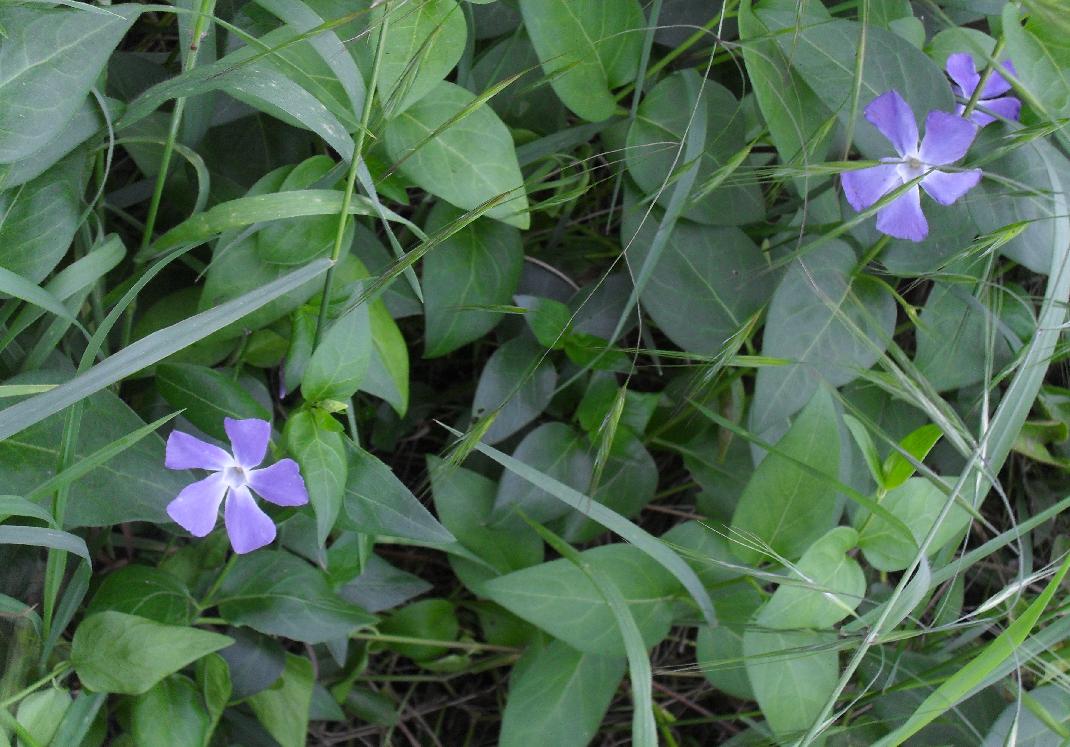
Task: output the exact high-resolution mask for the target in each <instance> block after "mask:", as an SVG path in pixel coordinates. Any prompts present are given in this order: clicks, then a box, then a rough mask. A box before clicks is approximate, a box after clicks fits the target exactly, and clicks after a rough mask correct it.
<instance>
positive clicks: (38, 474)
mask: <svg viewBox="0 0 1070 747" xmlns="http://www.w3.org/2000/svg"><path fill="white" fill-rule="evenodd" d="M64 378H65V376H64V375H63V374H60V373H58V372H55V371H38V372H35V373H34V374H32V380H34V381H56V382H59V381H62V380H63V379H64ZM83 407H84V412H83V418H85V422H87V423H92V424H93V426H92V427H87V428H81V429H79V434H78V444H77V447H76V449H75V459H74V460H73V462H72V465H71V467H70V468H69V469H67V470H64V471H63V473H61V474H60V475H57V474H56V464H57V463H58V462H59V448H60V443H61V441H62V434H63V423H64V417H63V416H62V415H53V416H52V417H50V418H47V419H46V420H44V421H43V422H41V423H38V424H36V425H34V426H32V427H30V428H29V429H27V430H25V431H23V432H22V433H19V434H18V435H17V436H14V437H12V438H8V439H6V440H4V441H0V479H2V480H3V481H4V484H5V485H6V486H7V488H8V489H10V490H17V491H19V492H20V493H22V494H23V495H26V496H27V497H28V499H29V500H32V501H34V502H37V503H42V502H43V501H47V500H50V498H51V494H52V492H54V491H55V490H56V489H57V488H58V487H60V486H61V485H69V486H70V494H69V500H70V505H69V506H68V507H67V512H66V514H65V516H64V528H67V529H70V528H74V527H81V526H103V525H107V524H117V523H120V522H125V521H152V522H155V523H164V522H166V521H168V519H167V514H166V513H165V512H164V510H163V508H164V506H165V505H166V504H167V502H168V501H170V500H171V499H172V498H174V497H175V496H176V495H178V491H180V490H181V489H182V488H183V487H185V485H186V484H187V483H188V482H189V479H188V475H189V473H187V472H184V471H172V470H164V469H161V468H160V467H161V465H162V464H163V461H164V442H163V439H161V438H160V437H159V436H158V435H156V434H155V433H154V432H153V431H155V429H156V428H158V427H159V426H160V425H161V424H162V423H161V422H159V421H158V422H157V423H152V424H150V425H145V423H144V422H142V420H141V418H139V417H138V416H137V415H135V414H134V412H133V411H132V410H131V409H130V408H129V407H127V405H126V404H125V403H123V402H122V401H121V400H120V399H119V398H118V397H116V396H115V395H114V394H112V393H111V392H100V393H98V394H95V395H93V396H91V397H89V398H88V399H87V400H85V403H84V404H83ZM164 422H166V420H165V421H164Z"/></svg>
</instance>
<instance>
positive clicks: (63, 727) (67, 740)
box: [52, 692, 107, 746]
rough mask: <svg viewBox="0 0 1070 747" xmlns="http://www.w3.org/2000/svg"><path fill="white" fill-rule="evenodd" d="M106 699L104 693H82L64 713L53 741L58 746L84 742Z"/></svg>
mask: <svg viewBox="0 0 1070 747" xmlns="http://www.w3.org/2000/svg"><path fill="white" fill-rule="evenodd" d="M106 699H107V696H106V695H105V694H104V693H89V692H82V693H80V694H79V695H78V697H77V698H75V699H74V703H72V704H71V707H70V708H68V709H67V712H66V713H65V714H64V715H63V721H61V722H60V725H59V729H58V730H57V731H56V734H55V736H54V737H53V738H52V739H53V743H54V744H56V745H57V746H58V745H61V744H83V740H84V739H85V738H86V735H87V734H89V730H90V729H91V728H92V726H93V724H94V722H95V721H96V718H97V714H98V713H100V709H101V708H102V707H103V705H104V701H105V700H106Z"/></svg>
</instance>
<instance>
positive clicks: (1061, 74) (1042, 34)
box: [1002, 5, 1070, 119]
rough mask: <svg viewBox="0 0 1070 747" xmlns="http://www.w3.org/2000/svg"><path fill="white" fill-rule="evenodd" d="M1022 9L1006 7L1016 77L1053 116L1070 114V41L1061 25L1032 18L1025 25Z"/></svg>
mask: <svg viewBox="0 0 1070 747" xmlns="http://www.w3.org/2000/svg"><path fill="white" fill-rule="evenodd" d="M1018 12H1019V11H1018V8H1017V7H1016V6H1013V5H1005V6H1003V15H1002V19H1003V34H1004V36H1005V38H1006V41H1007V51H1008V52H1009V53H1010V57H1011V59H1012V60H1014V69H1015V71H1016V77H1017V78H1018V79H1019V80H1021V81H1022V83H1023V84H1024V86H1025V88H1026V90H1027V91H1029V93H1030V94H1031V95H1032V96H1034V97H1036V99H1037V100H1038V101H1040V103H1041V105H1042V106H1043V107H1044V109H1045V110H1046V111H1045V112H1043V113H1044V115H1045V116H1047V117H1050V118H1051V119H1057V118H1061V117H1070V43H1068V42H1067V40H1066V34H1065V33H1064V32H1061V31H1060V29H1059V27H1058V26H1056V25H1054V24H1050V23H1044V22H1043V21H1042V20H1040V19H1039V18H1035V17H1034V18H1031V19H1030V20H1029V22H1028V23H1026V25H1025V28H1023V27H1022V24H1021V22H1020V21H1019V20H1018Z"/></svg>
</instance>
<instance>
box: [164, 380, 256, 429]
mask: <svg viewBox="0 0 1070 747" xmlns="http://www.w3.org/2000/svg"><path fill="white" fill-rule="evenodd" d="M156 388H157V389H158V390H159V392H160V394H161V395H163V398H164V399H165V400H167V402H168V404H170V405H171V406H172V407H175V408H178V409H181V410H183V413H182V415H183V416H184V417H185V418H186V419H187V420H189V421H190V422H191V423H193V424H194V425H195V426H197V428H199V429H200V430H202V431H204V432H205V433H207V434H208V435H209V436H212V437H213V438H218V439H220V440H223V439H226V437H227V433H226V431H225V430H224V429H223V419H224V418H234V419H235V420H242V419H245V418H256V419H258V420H267V421H270V420H271V413H270V412H269V411H268V410H267V408H265V407H264V406H263V405H262V404H260V403H259V402H257V401H256V399H254V398H253V396H252V395H251V394H249V393H248V392H247V391H245V390H244V389H243V388H242V387H241V386H240V385H239V384H238V383H237V382H236V381H234V379H233V378H231V377H230V376H225V375H224V374H222V373H220V372H219V371H216V370H215V369H212V368H208V367H206V366H195V365H193V364H190V363H164V364H161V365H159V366H157V367H156Z"/></svg>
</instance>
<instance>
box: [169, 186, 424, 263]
mask: <svg viewBox="0 0 1070 747" xmlns="http://www.w3.org/2000/svg"><path fill="white" fill-rule="evenodd" d="M341 212H342V192H341V190H336V189H297V190H290V191H286V192H273V193H270V194H250V195H248V196H246V197H239V198H237V199H235V200H230V201H229V202H224V203H221V204H219V205H216V206H214V207H211V208H209V209H208V210H205V211H204V212H201V213H197V214H196V215H194V216H192V217H190V218H187V219H186V220H184V221H183V222H182V223H179V224H178V225H177V226H175V227H174V228H172V229H171V230H169V231H168V232H167V233H165V234H164V235H163V236H161V237H160V238H158V239H156V241H155V242H154V243H153V244H152V251H153V253H154V254H158V253H161V252H164V251H167V250H168V249H173V248H174V247H176V246H181V245H183V244H200V243H203V242H205V241H207V240H209V239H211V238H213V237H215V236H218V235H219V234H221V233H224V232H226V231H231V230H234V229H239V228H245V227H246V226H250V225H252V224H254V223H260V222H262V221H275V220H284V219H287V218H302V217H308V216H316V215H334V216H337V215H338V214H339V213H341ZM349 214H350V215H376V214H377V213H376V212H375V208H374V207H373V206H372V205H371V203H370V202H369V201H368V199H367V198H366V197H363V196H361V195H353V197H352V202H351V203H350V206H349ZM386 214H387V216H388V217H389V218H390V219H391V220H396V221H399V222H402V223H407V221H405V220H404V219H402V218H401V217H400V216H398V215H397V214H396V213H393V212H391V211H389V210H388V211H387V213H386Z"/></svg>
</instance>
